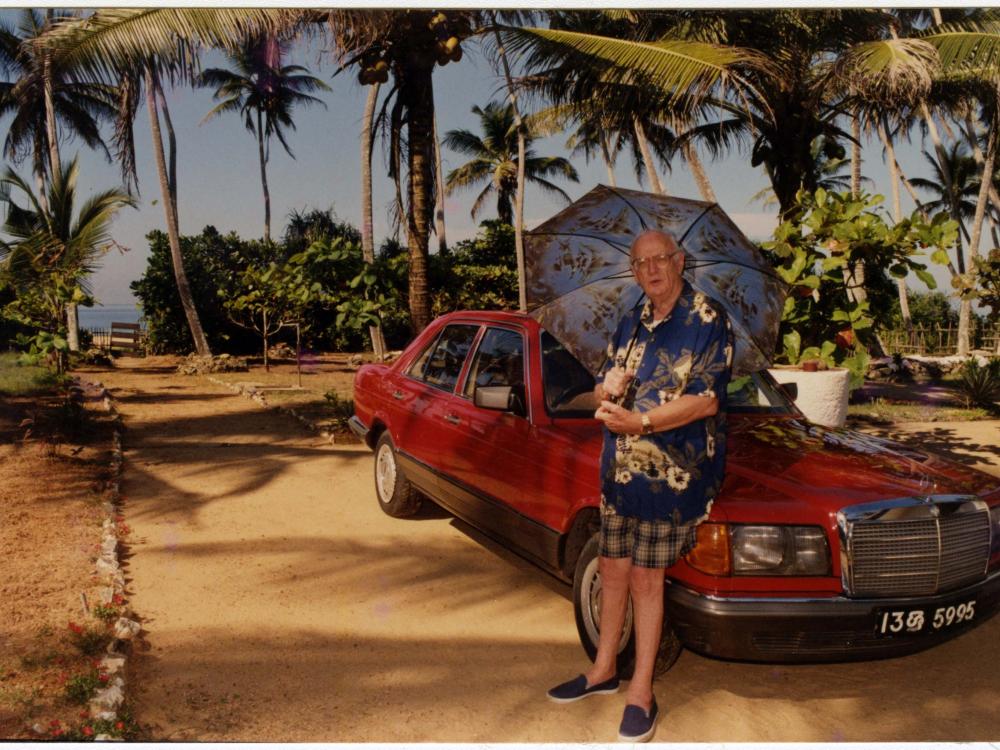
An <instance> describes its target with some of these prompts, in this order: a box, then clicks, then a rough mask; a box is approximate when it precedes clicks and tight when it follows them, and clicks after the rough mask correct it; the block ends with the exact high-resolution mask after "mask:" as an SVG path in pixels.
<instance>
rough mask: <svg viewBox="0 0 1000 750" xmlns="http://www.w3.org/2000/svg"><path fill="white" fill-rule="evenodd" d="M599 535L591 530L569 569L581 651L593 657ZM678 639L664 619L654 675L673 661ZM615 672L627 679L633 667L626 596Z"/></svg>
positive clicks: (632, 639) (597, 615)
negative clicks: (592, 534) (574, 564)
mask: <svg viewBox="0 0 1000 750" xmlns="http://www.w3.org/2000/svg"><path fill="white" fill-rule="evenodd" d="M598 546H599V538H598V535H597V534H595V535H594V536H592V537H591V538H590V539H589V540H588V541H587V543H586V544H585V545H584V546H583V549H582V550H581V551H580V557H579V558H578V559H577V561H576V569H575V570H574V573H573V610H574V614H575V615H576V629H577V632H578V633H579V634H580V642H581V643H582V644H583V649H584V651H586V652H587V656H589V657H590V659H591V661H593V660H594V659H595V658H596V657H597V643H598V640H599V638H600V622H601V617H600V606H601V582H600V581H601V576H600V573H599V572H598ZM681 648H682V646H681V642H680V640H679V639H678V638H677V634H676V633H675V632H674V629H673V628H672V627H671V626H670V623H669V622H668V621H666V620H664V622H663V635H662V637H661V638H660V649H659V651H658V652H657V655H656V664H655V665H654V667H653V673H654V675H656V676H658V675H661V674H663V673H665V672H666V671H667V670H668V669H670V667H672V666H673V665H674V662H676V661H677V657H679V656H680V653H681ZM617 664H618V676H619V678H621V679H629V678H631V676H632V672H633V670H634V669H635V629H634V628H633V627H632V602H631V600H629V603H628V609H627V610H626V612H625V626H624V627H623V628H622V638H621V641H620V642H619V645H618V658H617Z"/></svg>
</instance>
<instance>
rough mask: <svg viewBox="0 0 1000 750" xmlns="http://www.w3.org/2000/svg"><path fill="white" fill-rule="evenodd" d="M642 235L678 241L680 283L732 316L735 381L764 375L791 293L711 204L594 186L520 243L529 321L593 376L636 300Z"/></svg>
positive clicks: (638, 290)
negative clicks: (632, 252) (655, 232)
mask: <svg viewBox="0 0 1000 750" xmlns="http://www.w3.org/2000/svg"><path fill="white" fill-rule="evenodd" d="M647 229H659V230H661V231H664V232H669V233H670V234H671V235H672V236H673V237H674V238H675V239H676V240H677V242H678V244H679V245H680V246H681V248H682V249H683V250H684V252H685V254H686V256H687V260H686V262H685V268H684V277H685V278H686V279H687V280H688V281H689V282H691V285H692V286H693V287H694V288H695V289H697V290H698V291H700V292H703V293H704V294H707V295H708V296H710V297H712V298H713V299H715V300H716V301H718V302H719V303H720V304H721V305H722V306H723V307H725V309H726V311H727V312H728V313H729V319H730V322H731V323H732V326H733V331H734V333H735V336H736V350H735V353H734V359H733V373H734V374H743V373H748V372H753V371H754V370H759V369H761V368H763V367H766V366H767V365H768V364H769V362H770V360H771V357H772V356H773V355H774V347H775V342H776V339H777V334H778V325H779V324H780V322H781V313H782V309H783V308H784V304H785V297H786V296H787V294H788V287H787V285H786V284H785V283H784V281H782V280H781V278H780V277H778V276H777V275H776V274H775V272H774V270H773V269H772V268H771V266H770V265H769V264H768V262H767V260H766V259H765V258H764V257H763V255H762V254H761V253H760V251H759V250H758V249H757V247H756V246H755V245H754V244H753V243H752V242H750V241H749V240H748V239H747V238H746V237H744V236H743V233H742V232H741V231H740V230H739V229H738V228H737V227H736V225H735V224H734V223H733V221H732V219H730V218H729V217H728V216H727V215H726V214H725V212H724V211H723V210H722V209H721V208H719V206H717V205H716V204H714V203H705V202H703V201H694V200H686V199H684V198H673V197H667V196H662V195H654V194H652V193H643V192H639V191H637V190H624V189H622V188H610V187H607V186H606V185H598V186H597V187H596V188H594V189H593V190H591V191H590V192H589V193H587V194H586V195H585V196H583V197H582V198H580V199H579V200H578V201H576V202H574V203H573V204H572V205H570V206H568V207H567V208H565V209H564V210H562V211H560V212H559V213H558V214H556V215H555V216H553V217H552V218H551V219H549V220H548V221H546V222H545V223H544V224H542V225H541V226H539V227H537V228H536V229H535V230H534V231H532V232H529V233H528V234H527V235H526V240H525V249H524V255H525V275H526V276H527V288H526V294H527V301H528V312H529V313H530V314H531V315H532V316H533V317H534V318H535V319H536V320H538V322H539V323H541V325H542V326H543V327H544V328H545V329H547V330H548V331H549V332H550V333H551V334H552V335H553V336H555V337H556V338H557V339H558V340H559V341H561V342H562V344H563V345H564V346H565V347H566V348H567V349H569V350H570V351H571V352H572V353H573V354H574V355H575V356H576V357H577V359H579V360H580V361H581V362H582V363H583V364H584V365H585V366H586V367H587V368H588V369H589V370H590V371H591V372H594V373H596V372H597V371H598V370H600V368H601V366H602V364H603V363H604V357H605V351H606V349H607V344H608V340H609V339H610V338H611V334H612V333H613V332H614V330H615V327H616V326H617V325H618V321H619V320H621V318H622V316H623V315H624V314H625V312H627V311H628V310H630V309H631V308H632V307H634V306H635V305H636V304H638V303H639V301H640V299H641V298H642V290H641V289H640V288H639V286H638V284H636V282H635V279H634V278H633V276H632V271H631V269H630V268H629V248H630V247H631V245H632V241H633V240H634V239H635V238H636V237H637V236H638V235H639V234H640V233H641V232H643V231H645V230H647Z"/></svg>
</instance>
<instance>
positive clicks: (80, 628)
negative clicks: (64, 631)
mask: <svg viewBox="0 0 1000 750" xmlns="http://www.w3.org/2000/svg"><path fill="white" fill-rule="evenodd" d="M69 629H70V630H72V631H73V632H74V633H76V634H77V635H80V634H81V633H82V632H83V626H82V625H77V624H76V623H75V622H73V621H72V620H70V622H69Z"/></svg>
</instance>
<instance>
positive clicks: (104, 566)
mask: <svg viewBox="0 0 1000 750" xmlns="http://www.w3.org/2000/svg"><path fill="white" fill-rule="evenodd" d="M95 567H96V568H97V575H99V576H113V575H114V574H115V573H116V572H118V563H117V562H109V561H108V560H106V559H105V558H103V557H99V558H98V559H97V565H96V566H95Z"/></svg>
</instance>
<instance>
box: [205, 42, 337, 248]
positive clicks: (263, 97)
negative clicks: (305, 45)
mask: <svg viewBox="0 0 1000 750" xmlns="http://www.w3.org/2000/svg"><path fill="white" fill-rule="evenodd" d="M287 53H288V50H287V42H284V41H282V40H280V39H279V38H278V37H277V36H275V35H273V34H271V35H264V36H260V37H255V38H252V39H250V40H248V41H247V42H246V43H245V44H243V45H242V46H241V47H240V48H239V49H237V50H236V51H234V52H231V53H229V54H228V55H227V58H228V60H229V62H230V64H231V65H232V66H233V67H234V68H235V70H225V69H223V68H209V69H208V70H205V71H203V72H202V73H201V75H200V76H198V77H197V78H196V79H195V85H196V86H204V87H214V88H215V93H214V94H213V99H215V100H216V101H219V100H221V101H219V104H217V105H216V106H215V107H213V108H212V110H211V111H210V112H209V113H208V114H207V115H205V117H204V119H203V120H202V122H204V121H206V120H209V119H211V118H212V117H217V116H219V115H221V114H223V113H225V112H239V113H240V115H242V117H243V124H244V126H245V127H246V129H247V130H248V131H249V132H250V133H252V134H253V135H254V136H255V137H256V139H257V152H258V158H259V160H260V181H261V186H262V188H263V191H264V242H270V241H271V194H270V191H269V189H268V186H267V163H268V161H269V160H270V155H271V138H272V137H275V138H277V139H278V142H279V143H281V145H282V147H283V148H284V149H285V153H287V154H288V155H289V156H291V157H292V158H295V157H294V155H293V154H292V150H291V148H290V147H289V145H288V142H287V141H286V140H285V133H284V130H283V128H289V129H291V130H294V129H295V122H294V121H293V119H292V109H293V108H294V107H296V106H301V105H311V104H322V105H323V106H324V107H325V106H326V104H325V103H324V102H323V101H322V100H320V99H317V98H316V97H314V96H311V95H310V94H308V93H306V92H310V91H318V90H322V91H329V90H330V87H329V86H327V85H326V84H325V83H323V81H321V80H320V79H318V78H315V77H314V76H311V75H309V74H308V70H307V69H306V68H304V67H302V66H301V65H282V64H281V60H282V57H284V56H285V55H287Z"/></svg>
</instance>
